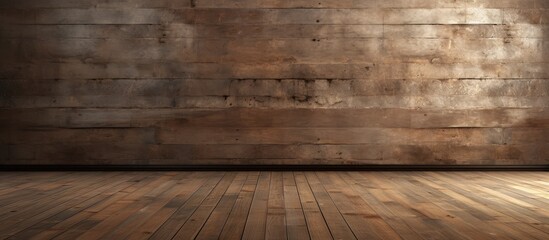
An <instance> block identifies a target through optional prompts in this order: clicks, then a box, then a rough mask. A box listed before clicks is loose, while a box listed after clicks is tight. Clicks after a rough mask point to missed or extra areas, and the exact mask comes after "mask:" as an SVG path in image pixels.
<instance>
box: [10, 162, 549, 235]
mask: <svg viewBox="0 0 549 240" xmlns="http://www.w3.org/2000/svg"><path fill="white" fill-rule="evenodd" d="M0 179H2V182H0V203H1V204H0V223H1V224H0V239H413V240H421V239H549V210H548V209H547V207H546V206H547V204H548V203H549V175H548V174H547V173H546V172H254V171H250V172H0Z"/></svg>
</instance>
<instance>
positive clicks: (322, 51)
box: [0, 0, 549, 238]
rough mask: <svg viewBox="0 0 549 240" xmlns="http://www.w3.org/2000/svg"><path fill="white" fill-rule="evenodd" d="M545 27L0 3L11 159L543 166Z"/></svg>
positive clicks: (512, 10)
mask: <svg viewBox="0 0 549 240" xmlns="http://www.w3.org/2000/svg"><path fill="white" fill-rule="evenodd" d="M548 23H549V4H548V1H546V0H467V1H455V0H423V1H418V0H414V1H410V0H319V1H309V0H294V1H286V0H284V1H283V0H239V1H215V0H185V1H176V0H157V1H147V0H116V1H110V0H51V1H40V0H21V1H0V56H1V58H0V164H72V165H91V164H144V165H147V164H155V165H162V164H169V165H177V164H182V165H185V164H446V165H454V164H455V165H460V164H461V165H475V164H486V165H521V164H528V165H547V164H549V152H548V150H547V149H549V148H548V147H547V146H548V144H549V132H548V127H549V41H548V39H549V25H548ZM271 177H273V176H271ZM279 178H280V176H274V180H273V178H270V179H271V180H273V182H270V181H269V184H274V186H277V187H278V189H277V190H276V191H275V192H274V193H272V194H274V195H275V196H278V195H279V193H280V192H285V191H290V192H292V191H293V190H291V188H290V189H286V187H287V185H286V183H285V182H284V181H282V183H280V181H279ZM259 179H263V178H261V177H260V178H259ZM282 179H284V176H283V177H282ZM262 183H263V182H262ZM290 184H291V183H290ZM246 186H248V185H246V184H245V183H244V184H243V188H244V187H246ZM289 186H292V185H289ZM248 187H249V186H248ZM235 188H238V185H237V186H235ZM316 190H319V189H316ZM234 191H235V194H236V192H238V190H237V189H234ZM319 191H320V190H319ZM265 194H271V192H268V193H265ZM219 201H220V202H223V203H227V202H232V199H224V198H221V199H220V200H219ZM295 202H296V200H295V199H294V200H292V201H291V202H290V203H288V204H293V203H295ZM272 204H274V205H272ZM271 205H272V207H271V212H272V211H274V213H271V214H270V215H269V216H270V218H269V221H272V222H274V223H277V224H280V223H281V222H286V223H289V222H292V224H296V228H295V229H292V230H291V231H290V230H288V232H287V233H288V234H287V235H288V237H290V236H296V237H297V236H303V235H304V234H303V232H302V231H301V230H300V229H301V228H300V227H299V226H301V224H303V219H302V216H301V215H300V214H298V213H296V214H295V215H293V216H292V219H289V218H280V217H279V216H278V215H277V214H276V210H272V209H273V208H274V209H277V208H278V206H279V205H280V203H279V202H276V203H271ZM273 206H274V207H273ZM242 207H243V208H246V207H244V206H242ZM210 210H211V212H212V213H215V214H216V216H218V217H219V218H220V219H223V218H225V217H227V214H229V216H231V215H230V214H231V213H227V212H220V213H218V212H216V210H215V208H214V209H206V210H204V211H205V212H208V211H210ZM234 214H237V213H234ZM238 214H241V213H238ZM303 216H305V220H306V221H314V220H312V219H314V218H315V217H314V214H312V215H307V214H305V215H303ZM307 216H309V217H311V219H308V218H307ZM229 219H230V218H229ZM281 219H282V220H281ZM94 221H95V220H93V221H89V222H85V223H82V224H83V226H89V225H92V224H94V223H95V222H94ZM217 224H218V223H211V224H209V225H208V226H217ZM231 224H236V225H239V226H240V224H242V223H241V222H234V223H231ZM151 227H152V226H151ZM465 230H466V229H464V231H465ZM265 231H268V229H266V230H265ZM319 231H322V230H321V229H319ZM223 234H228V235H227V236H229V235H230V234H229V233H226V232H224V233H223ZM410 235H413V234H410ZM68 236H71V235H68ZM197 236H198V237H204V238H207V236H201V235H197ZM230 236H231V237H233V238H236V236H233V235H230Z"/></svg>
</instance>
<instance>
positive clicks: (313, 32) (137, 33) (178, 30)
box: [0, 23, 549, 41]
mask: <svg viewBox="0 0 549 240" xmlns="http://www.w3.org/2000/svg"><path fill="white" fill-rule="evenodd" d="M0 29H1V30H2V36H1V38H2V39H8V38H35V39H51V38H53V39H58V38H64V39H73V38H79V39H80V38H82V39H96V38H99V39H103V38H108V39H113V40H114V39H130V40H131V39H134V40H136V39H141V38H155V39H165V41H168V40H169V39H172V38H194V39H201V38H214V39H220V38H242V37H245V38H246V39H255V38H266V39H284V38H310V39H313V38H331V39H333V38H384V39H407V38H421V39H422V38H427V39H448V38H454V39H456V37H459V38H458V39H479V38H481V39H483V38H502V39H503V40H504V39H513V38H542V39H543V38H547V36H548V35H549V33H548V31H549V25H547V24H535V25H533V24H511V25H329V24H313V25H290V24H285V25H239V24H231V25H192V24H184V23H166V24H161V25H150V24H142V25H139V24H134V25H126V24H118V25H80V24H71V25H2V26H0ZM503 40H502V41H503ZM519 40H520V39H519Z"/></svg>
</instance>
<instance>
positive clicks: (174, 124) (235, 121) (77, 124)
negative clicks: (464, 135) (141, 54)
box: [0, 108, 549, 129]
mask: <svg viewBox="0 0 549 240" xmlns="http://www.w3.org/2000/svg"><path fill="white" fill-rule="evenodd" d="M0 113H1V114H0V123H1V124H0V125H1V126H4V127H6V126H13V127H17V128H31V129H33V128H46V129H47V128H132V127H135V128H143V127H145V128H146V127H160V126H164V127H170V128H180V127H240V128H243V127H264V128H269V127H275V126H276V127H286V128H292V127H301V128H304V127H312V128H324V127H330V128H349V127H351V128H360V127H379V128H410V127H411V128H452V127H465V128H467V127H470V128H473V127H475V128H482V127H485V128H492V127H496V128H506V127H548V121H547V120H549V112H548V111H547V109H483V110H422V109H375V108H372V109H318V108H317V109H252V108H234V109H210V110H205V109H88V108H84V109H70V108H59V109H58V108H45V109H0Z"/></svg>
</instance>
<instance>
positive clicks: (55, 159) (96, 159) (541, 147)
mask: <svg viewBox="0 0 549 240" xmlns="http://www.w3.org/2000/svg"><path fill="white" fill-rule="evenodd" d="M0 146H7V145H0ZM547 147H548V145H547V143H545V144H519V145H456V144H444V145H443V144H414V145H387V144H381V145H380V144H360V145H318V144H314V145H304V144H300V145H272V144H269V145H233V144H231V145H181V144H176V145H174V144H169V145H166V144H162V145H157V144H147V145H143V144H133V145H132V144H101V143H97V144H71V145H66V144H41V145H9V146H7V147H5V149H9V150H6V151H9V153H10V155H9V159H8V158H6V162H5V163H7V164H15V163H21V164H40V163H43V162H44V161H48V162H51V163H54V164H160V165H162V164H166V165H168V164H181V162H182V161H183V162H185V164H235V165H238V164H441V165H444V164H461V165H469V164H487V165H491V164H494V165H508V164H517V162H520V163H521V164H532V165H535V164H544V163H546V162H547V160H548V159H547V153H548V151H547V149H548V148H547ZM75 158H78V159H80V161H78V162H75V161H74V159H75Z"/></svg>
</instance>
